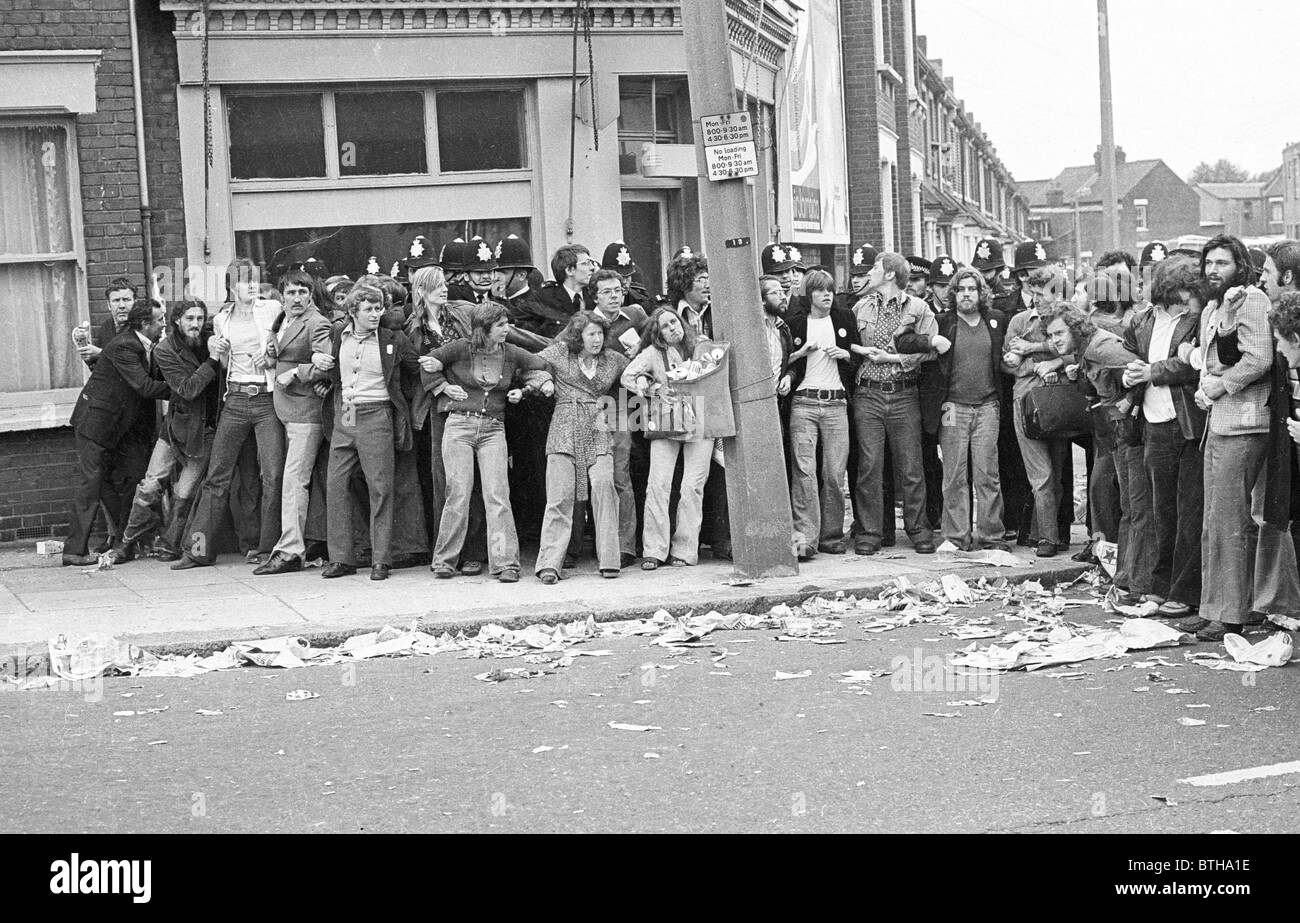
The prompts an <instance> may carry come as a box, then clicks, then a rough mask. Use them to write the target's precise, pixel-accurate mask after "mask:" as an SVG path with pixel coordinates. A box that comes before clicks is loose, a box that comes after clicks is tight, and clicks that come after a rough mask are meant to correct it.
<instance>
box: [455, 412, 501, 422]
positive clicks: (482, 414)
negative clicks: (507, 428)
mask: <svg viewBox="0 0 1300 923" xmlns="http://www.w3.org/2000/svg"><path fill="white" fill-rule="evenodd" d="M451 412H452V413H458V414H460V415H461V416H465V417H483V418H486V419H489V420H495V419H496V417H494V416H493V415H492V414H490V413H488V412H487V411H486V410H453V411H451Z"/></svg>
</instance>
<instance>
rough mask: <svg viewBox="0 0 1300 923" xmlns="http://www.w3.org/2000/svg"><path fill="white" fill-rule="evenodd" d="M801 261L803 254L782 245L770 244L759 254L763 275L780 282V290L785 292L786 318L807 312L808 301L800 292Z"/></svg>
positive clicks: (802, 270) (802, 271) (795, 248)
mask: <svg viewBox="0 0 1300 923" xmlns="http://www.w3.org/2000/svg"><path fill="white" fill-rule="evenodd" d="M802 260H803V254H801V253H800V252H799V248H798V247H793V246H791V245H790V244H783V243H770V244H768V245H767V246H766V247H764V248H763V252H762V253H761V254H759V263H760V264H761V266H762V268H763V275H765V276H776V277H777V278H778V279H780V280H781V288H782V289H783V290H784V291H785V301H786V317H792V316H794V315H796V314H806V313H807V311H808V299H807V298H806V297H805V296H804V294H803V291H802V288H803V276H804V269H803V268H802Z"/></svg>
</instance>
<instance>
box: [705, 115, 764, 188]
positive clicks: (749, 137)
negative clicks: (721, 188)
mask: <svg viewBox="0 0 1300 923" xmlns="http://www.w3.org/2000/svg"><path fill="white" fill-rule="evenodd" d="M700 134H701V136H702V137H703V139H704V163H705V166H706V167H707V168H708V172H709V179H710V180H713V181H714V182H717V181H718V180H724V179H737V178H739V177H742V176H758V150H757V149H756V148H755V147H754V126H753V124H752V123H751V122H750V120H749V113H748V112H724V113H722V114H721V115H706V116H703V117H702V118H701V119H700Z"/></svg>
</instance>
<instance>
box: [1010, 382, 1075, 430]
mask: <svg viewBox="0 0 1300 923" xmlns="http://www.w3.org/2000/svg"><path fill="white" fill-rule="evenodd" d="M1020 413H1021V417H1022V418H1023V420H1024V426H1025V435H1026V436H1027V437H1029V438H1030V439H1074V438H1075V437H1078V436H1083V435H1085V434H1087V433H1091V432H1092V418H1091V416H1090V415H1089V413H1088V397H1087V395H1085V394H1084V393H1083V392H1082V391H1081V390H1079V388H1078V387H1077V386H1076V385H1075V384H1074V382H1071V381H1066V382H1060V383H1058V384H1054V385H1040V386H1039V387H1037V388H1034V389H1033V390H1032V391H1030V392H1029V393H1028V394H1026V395H1024V396H1023V397H1022V398H1020Z"/></svg>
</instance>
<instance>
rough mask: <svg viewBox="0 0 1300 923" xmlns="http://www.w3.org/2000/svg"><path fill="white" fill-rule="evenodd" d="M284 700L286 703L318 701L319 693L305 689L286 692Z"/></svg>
mask: <svg viewBox="0 0 1300 923" xmlns="http://www.w3.org/2000/svg"><path fill="white" fill-rule="evenodd" d="M284 698H285V700H286V701H288V702H305V701H306V700H307V699H319V698H320V693H319V692H310V691H308V690H306V689H295V690H293V692H286V693H285V694H284Z"/></svg>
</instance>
